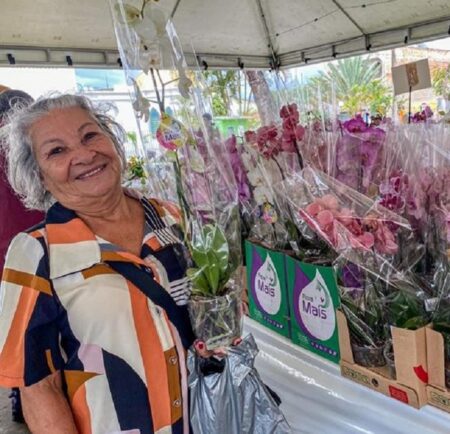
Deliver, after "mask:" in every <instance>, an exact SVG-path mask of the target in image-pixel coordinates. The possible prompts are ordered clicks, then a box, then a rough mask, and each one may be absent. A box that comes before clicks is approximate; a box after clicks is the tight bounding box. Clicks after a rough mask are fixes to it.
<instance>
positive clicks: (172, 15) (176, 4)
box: [170, 0, 181, 18]
mask: <svg viewBox="0 0 450 434" xmlns="http://www.w3.org/2000/svg"><path fill="white" fill-rule="evenodd" d="M180 2H181V0H177V2H176V3H175V6H174V7H173V9H172V13H171V14H170V18H173V17H174V15H175V13H176V12H177V9H178V6H179V5H180Z"/></svg>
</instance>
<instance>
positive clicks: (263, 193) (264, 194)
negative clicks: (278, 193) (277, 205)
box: [253, 186, 273, 205]
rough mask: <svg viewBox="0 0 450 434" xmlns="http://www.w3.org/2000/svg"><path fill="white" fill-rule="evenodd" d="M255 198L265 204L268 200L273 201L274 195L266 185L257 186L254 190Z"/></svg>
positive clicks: (260, 203) (257, 201)
mask: <svg viewBox="0 0 450 434" xmlns="http://www.w3.org/2000/svg"><path fill="white" fill-rule="evenodd" d="M253 198H254V199H255V202H256V203H257V204H258V205H263V204H264V203H266V202H269V203H273V195H272V193H271V191H270V190H269V189H268V188H267V187H264V186H260V187H256V188H255V190H254V191H253Z"/></svg>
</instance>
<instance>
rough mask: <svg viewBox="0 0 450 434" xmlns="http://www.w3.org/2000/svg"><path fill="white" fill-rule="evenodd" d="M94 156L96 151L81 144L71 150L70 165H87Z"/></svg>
mask: <svg viewBox="0 0 450 434" xmlns="http://www.w3.org/2000/svg"><path fill="white" fill-rule="evenodd" d="M96 154H97V152H96V151H94V150H93V149H89V148H88V147H86V145H82V144H81V145H79V146H77V147H76V148H75V149H74V150H73V158H72V164H89V163H91V162H92V161H93V159H94V158H95V155H96Z"/></svg>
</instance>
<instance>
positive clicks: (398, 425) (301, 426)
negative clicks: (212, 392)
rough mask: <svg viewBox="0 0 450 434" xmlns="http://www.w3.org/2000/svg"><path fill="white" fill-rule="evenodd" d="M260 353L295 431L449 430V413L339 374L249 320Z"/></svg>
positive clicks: (440, 433) (435, 433)
mask: <svg viewBox="0 0 450 434" xmlns="http://www.w3.org/2000/svg"><path fill="white" fill-rule="evenodd" d="M247 333H252V334H253V336H254V337H255V339H256V342H257V344H258V347H259V349H260V353H259V355H258V357H257V358H256V367H257V369H258V371H259V373H260V375H261V377H262V379H263V381H264V382H265V383H266V384H267V385H269V386H270V387H271V388H273V389H274V390H275V391H276V392H277V393H278V394H279V395H280V397H281V399H282V400H283V403H282V407H281V408H282V409H283V412H284V414H285V415H286V417H287V419H288V421H289V423H290V424H291V426H292V428H293V431H294V432H295V433H302V434H303V433H308V434H338V433H339V434H353V433H364V434H369V433H370V434H448V433H450V414H447V413H445V412H443V411H441V410H438V409H436V408H434V407H431V406H429V405H427V406H425V407H423V408H422V409H420V410H416V409H414V408H412V407H409V406H408V405H406V404H403V403H401V402H397V401H395V400H394V399H392V398H388V397H385V396H384V395H381V394H380V393H377V392H374V391H372V390H369V389H366V388H365V387H363V386H360V385H359V384H356V383H354V382H352V381H350V380H347V379H345V378H342V377H341V375H340V371H339V367H338V366H337V365H334V364H332V363H331V362H327V361H326V360H323V359H321V358H320V357H318V356H315V355H314V354H312V353H310V352H308V351H306V350H303V349H302V348H300V347H297V346H296V345H294V344H292V343H291V342H290V341H289V340H287V339H285V338H283V337H281V336H278V335H277V334H275V333H274V332H272V331H270V330H268V329H266V328H265V327H263V326H261V325H260V324H258V323H256V322H255V321H253V320H251V319H250V318H246V319H245V325H244V335H245V334H247Z"/></svg>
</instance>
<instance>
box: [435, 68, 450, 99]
mask: <svg viewBox="0 0 450 434" xmlns="http://www.w3.org/2000/svg"><path fill="white" fill-rule="evenodd" d="M431 83H432V86H433V90H434V93H435V94H436V96H441V97H443V98H444V99H445V100H450V65H448V66H447V67H445V66H443V67H440V68H435V69H433V71H432V72H431Z"/></svg>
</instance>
